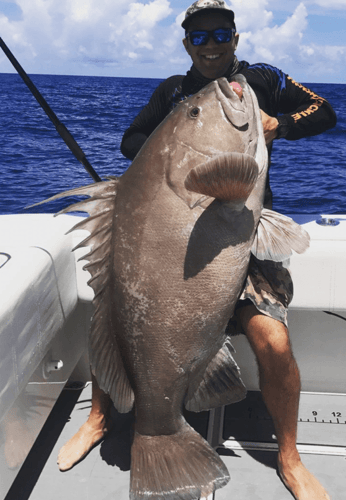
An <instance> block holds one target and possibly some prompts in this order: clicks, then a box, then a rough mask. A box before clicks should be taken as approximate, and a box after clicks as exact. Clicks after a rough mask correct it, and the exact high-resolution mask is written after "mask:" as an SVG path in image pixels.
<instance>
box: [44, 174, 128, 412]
mask: <svg viewBox="0 0 346 500" xmlns="http://www.w3.org/2000/svg"><path fill="white" fill-rule="evenodd" d="M117 184H118V180H117V178H110V180H109V181H103V182H100V183H97V184H91V185H89V186H83V187H80V188H76V189H72V190H70V191H65V192H64V193H60V194H58V195H56V196H54V197H53V198H51V199H57V198H62V197H64V196H80V195H83V196H84V195H85V196H89V198H88V199H86V200H83V201H80V202H78V203H75V204H73V205H70V206H68V207H67V208H65V209H63V210H62V211H61V212H59V214H60V213H68V212H74V211H82V212H87V213H88V214H89V215H90V216H89V217H87V218H85V219H84V220H82V221H81V222H79V223H78V224H76V225H75V226H74V227H73V228H72V229H70V231H69V232H71V231H74V230H75V229H85V230H86V231H88V232H89V233H90V234H89V236H87V237H86V238H85V239H84V240H83V241H82V242H81V243H79V244H78V245H77V246H76V247H75V248H74V249H73V250H76V249H77V248H86V247H88V248H89V252H88V253H87V254H86V255H84V256H83V257H81V258H80V260H87V261H88V263H87V264H86V265H85V266H84V267H83V269H86V270H87V271H89V273H90V274H91V278H90V280H89V281H88V284H89V285H90V286H91V288H92V289H93V290H94V293H95V296H94V300H93V304H94V307H95V310H94V315H93V318H92V321H91V328H90V333H89V357H90V364H91V370H92V372H93V374H94V375H95V377H96V379H97V382H98V384H99V386H100V388H101V389H102V390H103V391H104V392H105V393H107V394H109V395H110V396H111V398H112V400H113V402H114V405H115V407H116V408H117V410H118V411H119V412H120V413H127V412H128V411H130V410H131V408H132V406H133V402H134V394H133V390H132V388H131V386H130V383H129V380H128V377H127V375H126V372H125V369H124V365H123V362H122V358H121V355H120V351H119V347H118V345H117V342H116V332H114V328H113V327H112V324H111V319H110V318H111V314H110V310H111V293H110V283H109V281H110V275H111V273H110V270H111V268H112V264H111V260H112V235H113V229H114V210H115V200H116V194H117ZM51 199H50V200H51ZM50 200H46V201H50ZM59 214H58V215H59ZM90 248H91V249H90Z"/></svg>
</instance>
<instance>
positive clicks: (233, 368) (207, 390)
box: [185, 339, 246, 412]
mask: <svg viewBox="0 0 346 500" xmlns="http://www.w3.org/2000/svg"><path fill="white" fill-rule="evenodd" d="M233 352H234V348H233V346H232V344H231V342H230V341H229V340H228V339H227V340H226V341H225V343H224V345H223V346H222V348H221V349H220V350H219V352H218V353H217V354H216V356H215V357H214V358H213V359H212V360H211V361H210V363H209V364H208V366H207V369H206V371H205V373H204V377H203V379H202V381H201V382H200V384H199V386H198V387H197V389H195V387H194V386H193V385H192V386H191V388H189V390H188V393H187V395H186V398H185V407H186V409H187V410H189V411H194V412H200V411H204V410H210V409H212V408H218V407H219V406H223V405H228V404H231V403H237V402H238V401H241V400H242V399H244V398H245V396H246V388H245V385H244V383H243V381H242V379H241V378H240V370H239V367H238V365H237V363H236V362H235V360H234V358H233V356H232V353H233Z"/></svg>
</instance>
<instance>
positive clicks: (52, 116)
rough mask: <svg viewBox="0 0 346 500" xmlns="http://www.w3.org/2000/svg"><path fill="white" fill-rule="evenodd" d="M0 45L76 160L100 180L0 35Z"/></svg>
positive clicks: (95, 178) (94, 177) (93, 176)
mask: <svg viewBox="0 0 346 500" xmlns="http://www.w3.org/2000/svg"><path fill="white" fill-rule="evenodd" d="M0 47H1V48H2V50H3V51H4V52H5V54H6V56H7V57H8V59H9V60H10V62H11V63H12V65H13V66H14V68H15V69H16V70H17V72H18V74H19V75H20V76H21V77H22V79H23V80H24V83H25V84H26V85H27V86H28V88H29V90H30V91H31V93H32V94H33V96H34V97H35V99H36V100H37V102H38V103H39V105H40V106H41V108H42V109H43V110H44V111H45V113H46V115H47V116H48V118H49V119H50V120H51V121H52V123H53V125H54V126H55V128H56V130H57V132H58V134H59V135H60V137H61V138H62V139H63V141H64V142H65V144H66V145H67V147H68V148H69V149H70V150H71V151H72V153H73V154H74V156H75V157H76V158H77V160H78V161H79V162H80V163H82V165H84V168H85V170H86V171H87V172H88V174H90V175H91V177H92V178H93V179H94V181H95V182H101V181H102V179H101V177H99V175H98V174H97V173H96V172H95V170H94V169H93V167H92V166H91V165H90V163H89V161H88V160H87V158H86V156H85V153H84V151H83V150H82V149H81V148H80V146H79V145H78V144H77V142H76V140H75V139H74V138H73V137H72V135H71V133H70V132H69V131H68V130H67V128H66V127H65V125H64V124H63V123H61V121H60V120H59V118H58V117H57V116H56V114H55V113H54V111H53V110H52V108H51V107H50V106H49V104H48V103H47V101H46V100H45V98H44V97H43V96H42V94H41V93H40V92H39V90H38V89H37V88H36V86H35V85H34V84H33V82H32V81H31V80H30V78H29V77H28V75H27V74H26V73H25V71H24V69H23V68H22V67H21V65H20V64H19V62H18V61H17V59H16V58H15V57H14V55H13V54H12V52H11V51H10V49H9V48H8V47H7V45H6V44H5V42H4V41H3V39H2V38H1V37H0Z"/></svg>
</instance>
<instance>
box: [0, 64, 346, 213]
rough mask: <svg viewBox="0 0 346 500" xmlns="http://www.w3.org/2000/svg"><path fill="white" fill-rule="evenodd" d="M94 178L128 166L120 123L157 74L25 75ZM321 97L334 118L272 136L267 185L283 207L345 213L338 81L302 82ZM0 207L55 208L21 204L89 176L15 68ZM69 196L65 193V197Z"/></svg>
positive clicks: (343, 90)
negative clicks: (317, 127) (319, 126)
mask: <svg viewBox="0 0 346 500" xmlns="http://www.w3.org/2000/svg"><path fill="white" fill-rule="evenodd" d="M31 78H32V80H33V82H34V83H35V85H36V86H37V88H38V89H39V91H40V92H41V93H42V95H43V96H44V97H45V99H46V101H47V102H48V104H49V105H50V106H51V108H52V109H53V110H54V112H55V113H56V115H57V116H58V118H59V119H60V120H61V121H62V122H63V123H64V125H65V126H66V127H67V128H68V130H69V131H70V132H71V134H72V135H73V136H74V138H75V139H76V141H77V142H78V144H79V145H80V147H81V148H82V149H83V151H84V153H85V154H86V157H87V159H88V160H89V162H90V163H91V165H92V166H93V168H94V169H95V170H96V172H97V173H98V174H99V176H100V177H101V178H104V177H106V176H107V175H121V174H122V173H123V172H124V171H125V170H126V169H127V168H128V167H129V165H130V162H129V160H127V159H126V158H124V157H123V156H122V154H121V152H120V142H121V138H122V135H123V133H124V131H125V129H126V128H127V127H128V126H129V125H130V123H131V122H132V120H133V118H134V117H135V116H136V115H137V114H138V112H139V111H140V110H141V109H142V108H143V106H144V105H145V104H146V103H147V102H148V100H149V98H150V96H151V94H152V92H153V91H154V89H155V88H156V87H157V86H158V84H159V83H160V81H161V80H157V79H143V78H105V77H92V76H86V77H85V76H56V75H32V76H31ZM305 85H306V86H308V87H309V88H310V89H311V90H313V91H315V92H316V93H318V94H320V95H321V96H323V97H325V98H327V99H328V100H329V101H330V103H331V104H332V106H333V107H334V109H335V111H336V113H337V116H338V124H337V126H336V128H334V129H333V130H330V131H327V132H325V133H324V134H321V135H319V136H316V137H311V138H307V139H301V140H299V141H294V142H292V141H286V140H284V139H282V140H279V141H275V144H274V148H273V155H272V167H271V171H270V172H271V174H270V177H271V186H272V190H273V193H274V209H275V210H277V211H279V212H281V213H284V214H294V213H305V214H318V213H319V214H322V213H329V214H337V213H346V141H345V139H346V135H345V131H346V119H345V116H346V85H343V84H335V85H333V84H305ZM0 100H1V101H0V102H1V107H0V173H1V181H0V214H14V213H27V212H56V211H57V210H59V209H60V208H62V207H63V206H66V204H67V202H66V200H59V201H56V202H53V203H49V204H45V205H43V206H39V207H35V208H32V209H29V210H26V209H25V207H26V206H28V205H31V204H33V203H36V202H38V201H41V200H43V199H45V198H47V197H49V196H52V195H54V194H56V193H58V192H61V191H64V190H67V189H71V188H73V187H77V186H81V185H85V184H89V183H91V182H92V179H91V177H90V176H89V174H88V173H87V172H86V171H85V170H84V167H83V166H82V165H81V164H80V163H79V162H78V161H77V160H76V159H75V157H74V156H73V155H72V153H71V152H70V150H69V149H68V148H67V146H66V145H65V143H64V142H63V141H62V139H61V138H60V136H59V135H58V133H57V132H56V130H55V127H54V126H53V124H52V123H51V122H50V120H49V119H48V117H47V116H46V115H45V113H44V111H43V110H42V109H41V108H40V106H39V105H38V103H37V102H36V100H35V99H34V97H33V96H32V94H31V93H30V91H29V90H28V88H27V87H26V85H25V84H24V83H23V81H22V80H21V78H20V77H19V75H17V74H0ZM70 201H71V200H70Z"/></svg>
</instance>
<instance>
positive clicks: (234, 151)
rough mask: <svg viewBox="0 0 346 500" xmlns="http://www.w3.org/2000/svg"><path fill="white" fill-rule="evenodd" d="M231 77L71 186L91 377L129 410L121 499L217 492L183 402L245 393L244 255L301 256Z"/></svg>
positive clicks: (245, 90)
mask: <svg viewBox="0 0 346 500" xmlns="http://www.w3.org/2000/svg"><path fill="white" fill-rule="evenodd" d="M235 81H237V82H238V83H239V84H240V85H241V87H242V93H238V94H237V93H236V92H234V91H233V89H232V88H231V87H230V85H229V83H228V82H227V80H226V79H223V78H222V79H219V80H217V81H215V82H212V83H211V84H209V85H208V86H207V87H205V88H204V89H203V90H202V91H200V92H199V93H198V94H196V95H195V96H191V97H190V98H188V99H186V100H185V101H183V102H182V103H180V104H179V105H178V106H177V107H176V108H175V109H174V110H173V111H172V112H171V113H170V114H169V115H168V116H167V117H166V119H165V120H164V121H163V122H162V123H161V125H160V126H159V127H158V128H157V129H156V130H155V131H154V132H153V134H152V135H151V136H150V138H149V139H148V140H147V141H146V143H145V145H144V146H143V148H142V149H141V151H140V152H139V154H138V155H137V157H136V158H135V160H134V162H133V163H132V165H131V166H130V168H129V169H128V170H127V171H126V172H125V173H124V174H123V176H122V177H120V178H118V179H110V180H109V181H105V182H102V183H101V184H98V185H94V186H88V187H84V188H77V189H76V190H72V193H73V194H87V195H88V196H90V198H89V202H88V200H87V201H84V202H80V203H79V204H77V206H76V205H75V206H74V207H73V208H74V209H76V207H77V208H79V210H85V211H87V212H88V213H89V214H90V217H89V219H90V220H89V219H86V220H85V221H83V222H82V223H80V224H78V227H82V228H84V229H87V230H89V231H90V233H91V235H90V237H89V239H87V240H86V241H85V243H82V244H81V245H82V246H83V244H84V245H85V246H87V245H89V244H91V245H92V249H91V251H90V252H89V254H88V255H87V257H86V258H87V260H88V261H89V264H88V265H87V266H86V268H87V269H88V271H89V272H90V273H91V275H92V278H91V280H90V285H91V286H92V287H93V289H94V291H95V299H94V305H95V314H94V317H93V320H92V324H91V331H90V340H89V345H90V347H89V350H90V360H91V368H92V372H93V373H94V375H95V376H96V379H97V380H98V383H99V385H100V387H101V388H102V389H103V390H104V391H105V392H106V393H108V394H110V395H111V397H112V399H113V402H114V404H115V406H116V408H117V409H118V410H119V411H120V412H127V411H129V410H130V409H131V408H132V406H133V404H135V409H136V423H135V433H134V440H133V444H132V450H131V456H132V461H131V484H130V498H131V499H132V500H144V499H148V498H151V499H157V500H159V499H165V500H178V499H179V500H189V499H191V500H192V499H196V498H199V497H200V496H201V495H204V496H207V495H209V494H210V493H212V492H213V491H215V489H217V488H220V487H222V486H224V485H225V484H226V483H227V482H228V480H229V473H228V471H227V469H226V467H225V465H224V464H223V462H222V460H221V459H220V457H219V456H218V455H217V453H216V452H215V451H214V450H213V449H212V448H211V447H210V446H209V444H208V443H207V442H206V441H205V440H204V439H203V438H202V437H201V436H200V435H199V434H198V433H196V432H195V431H194V430H193V429H192V428H191V427H190V426H189V425H188V424H187V423H186V421H185V419H184V417H183V414H182V410H183V406H184V405H185V406H186V408H188V409H189V410H192V411H201V410H206V409H210V408H214V407H217V406H221V405H223V404H228V403H232V402H235V401H238V400H240V399H242V398H243V397H245V394H246V389H245V387H244V385H243V383H242V381H241V379H240V374H239V369H238V367H237V365H236V363H235V361H234V359H233V357H232V352H233V348H232V346H231V344H230V343H229V340H228V338H227V335H226V334H225V328H226V325H227V322H228V320H229V318H230V317H231V316H232V314H233V311H234V307H235V304H236V302H237V300H238V297H239V295H240V293H241V291H242V288H243V284H244V280H245V278H246V274H247V269H248V264H249V259H250V255H251V252H253V253H254V254H255V255H256V256H257V257H259V258H262V259H266V258H271V259H273V260H277V261H279V260H282V259H283V258H287V257H288V256H289V255H290V254H291V253H292V248H294V250H296V251H299V252H301V251H304V249H305V248H306V247H307V246H308V237H307V235H306V233H305V232H304V231H303V230H302V229H301V228H300V227H299V226H298V225H297V224H295V223H294V222H293V221H292V220H291V219H289V218H287V217H284V216H280V215H279V214H275V213H274V212H271V211H268V210H265V209H263V206H262V204H263V198H264V188H265V180H266V175H267V168H268V162H267V151H266V147H265V141H264V135H263V129H262V124H261V115H260V110H259V107H258V103H257V100H256V97H255V95H254V93H253V91H252V90H251V88H250V87H249V86H248V84H247V82H246V80H245V79H244V78H243V77H242V76H240V75H238V76H236V77H235ZM70 193H71V191H70V192H68V194H70ZM64 195H67V193H62V194H60V195H57V196H56V197H54V198H57V197H61V196H64ZM68 211H69V208H67V209H65V210H64V211H63V212H68ZM258 227H260V234H261V237H259V236H258V231H257V228H258ZM103 228H107V230H103ZM263 241H265V243H263ZM81 245H80V246H81Z"/></svg>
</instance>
